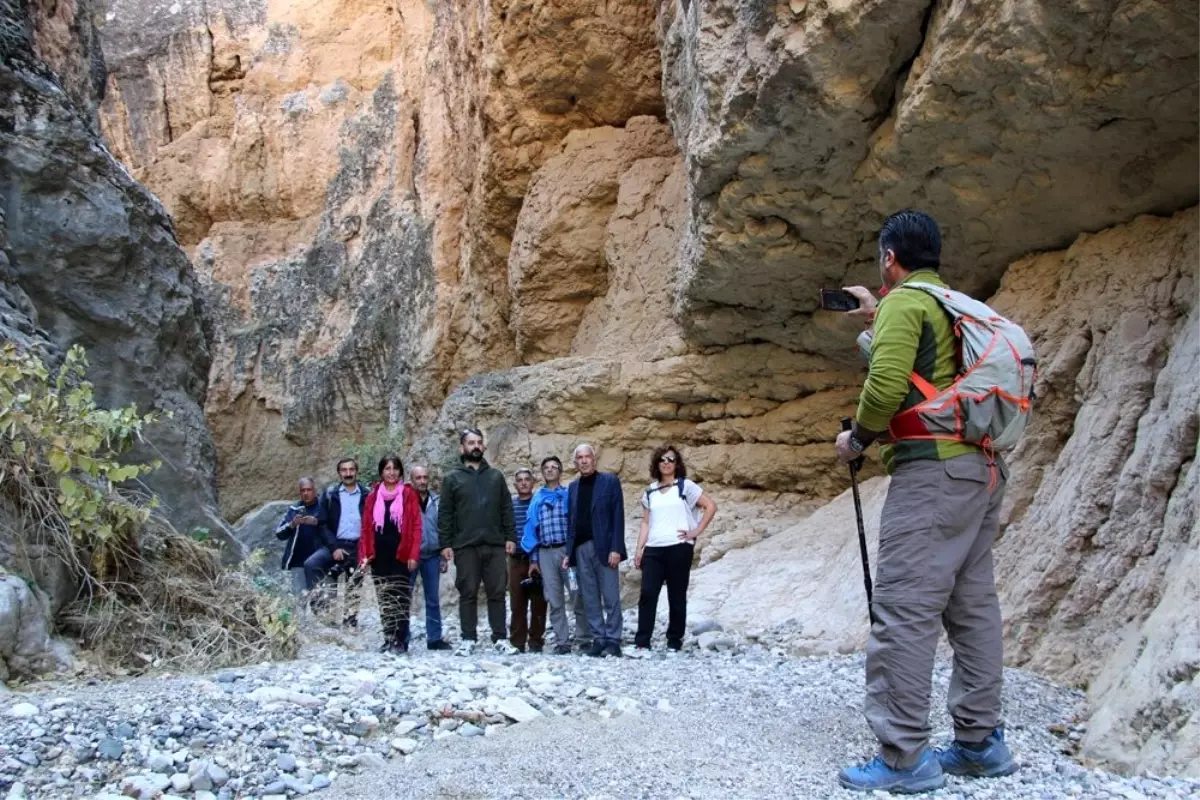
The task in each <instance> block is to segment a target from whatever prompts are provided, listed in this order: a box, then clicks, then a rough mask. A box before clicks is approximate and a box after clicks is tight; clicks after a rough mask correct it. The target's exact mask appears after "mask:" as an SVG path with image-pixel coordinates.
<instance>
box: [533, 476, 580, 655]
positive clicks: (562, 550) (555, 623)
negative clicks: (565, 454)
mask: <svg viewBox="0 0 1200 800" xmlns="http://www.w3.org/2000/svg"><path fill="white" fill-rule="evenodd" d="M542 479H543V480H545V482H546V485H545V486H543V487H542V488H541V489H538V490H537V493H535V494H534V495H533V500H531V501H530V503H529V516H528V517H527V518H526V520H525V531H524V533H523V535H522V536H521V547H522V549H524V550H525V551H526V552H528V553H529V554H530V559H529V560H530V563H529V574H530V575H533V574H534V573H541V576H542V588H543V591H544V593H545V596H546V604H547V605H548V606H549V607H550V624H551V626H552V627H553V628H554V638H555V639H556V640H557V645H556V646H555V648H554V652H555V654H556V655H566V654H567V653H570V652H571V641H572V640H571V632H570V630H569V628H568V625H567V597H568V596H570V599H571V600H572V602H573V603H574V605H575V606H576V608H575V630H576V634H577V635H578V636H580V637H583V638H589V639H590V638H591V637H590V635H589V634H590V631H591V629H590V628H589V627H588V625H587V622H586V620H584V621H582V622H581V618H582V617H583V613H582V603H581V602H580V596H579V593H578V592H568V590H567V570H566V569H564V568H563V560H564V559H565V558H566V555H567V549H566V544H567V487H565V486H563V485H562V461H560V460H559V459H558V457H557V456H548V457H546V458H544V459H542ZM571 595H573V596H571ZM579 644H580V646H581V647H584V648H586V647H587V646H588V645H589V644H590V642H582V641H581V642H580V643H579Z"/></svg>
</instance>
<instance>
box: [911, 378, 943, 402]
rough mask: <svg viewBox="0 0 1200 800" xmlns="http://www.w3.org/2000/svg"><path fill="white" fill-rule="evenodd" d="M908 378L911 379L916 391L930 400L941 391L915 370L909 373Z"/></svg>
mask: <svg viewBox="0 0 1200 800" xmlns="http://www.w3.org/2000/svg"><path fill="white" fill-rule="evenodd" d="M908 379H909V380H910V381H912V385H913V386H915V387H917V391H918V392H920V393H921V394H923V395H924V396H925V399H926V400H932V399H933V398H935V397H937V396H938V395H939V394H941V392H939V391H938V388H937V387H936V386H934V385H933V384H932V383H930V382H929V381H927V380H925V379H924V378H922V377H921V376H920V375H918V374H917V373H915V372H914V373H912V374H911V375H909V376H908Z"/></svg>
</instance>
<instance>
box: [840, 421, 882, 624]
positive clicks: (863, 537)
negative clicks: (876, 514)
mask: <svg viewBox="0 0 1200 800" xmlns="http://www.w3.org/2000/svg"><path fill="white" fill-rule="evenodd" d="M851 425H852V423H851V421H850V418H849V417H842V430H844V431H848V430H850V428H851ZM862 465H863V457H862V456H859V457H858V458H856V459H854V460H853V461H851V462H850V489H851V491H852V492H853V493H854V521H855V522H857V523H858V549H859V552H861V553H862V568H863V587H864V588H866V590H867V616H868V617H869V618H870V620H871V624H872V625H874V624H875V606H874V605H873V604H872V602H871V559H870V557H869V556H868V555H867V528H866V526H865V525H864V524H863V513H862V498H861V497H859V495H858V471H859V470H860V469H861V468H862Z"/></svg>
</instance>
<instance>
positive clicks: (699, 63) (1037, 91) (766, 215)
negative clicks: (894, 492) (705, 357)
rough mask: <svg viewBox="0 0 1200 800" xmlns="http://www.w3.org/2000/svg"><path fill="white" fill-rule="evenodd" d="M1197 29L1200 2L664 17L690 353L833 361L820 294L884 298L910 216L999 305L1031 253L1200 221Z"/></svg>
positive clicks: (782, 6)
mask: <svg viewBox="0 0 1200 800" xmlns="http://www.w3.org/2000/svg"><path fill="white" fill-rule="evenodd" d="M1195 22H1196V9H1195V7H1194V6H1192V5H1189V4H1187V3H1183V2H1172V3H1165V4H1160V5H1156V6H1154V7H1153V9H1151V8H1149V7H1140V6H1139V7H1137V8H1134V7H1127V6H1105V7H1099V6H1089V5H1079V4H1075V3H1060V2H1044V0H1043V1H1038V0H1026V1H1024V2H1017V3H1007V4H1002V5H994V4H993V5H989V6H988V7H986V8H985V7H982V6H980V5H979V4H976V3H970V2H965V0H963V1H959V0H948V1H943V2H930V0H902V1H901V2H892V1H891V0H871V1H870V2H865V3H835V2H815V1H814V2H810V1H809V0H792V2H790V3H778V4H768V5H763V4H759V3H748V2H741V1H740V0H719V1H718V2H713V3H691V2H684V0H663V2H662V3H661V5H660V14H659V29H660V32H661V36H662V51H663V74H664V92H665V94H666V98H667V108H668V112H669V114H670V118H671V123H672V126H673V128H674V130H675V134H676V138H677V139H678V141H679V142H680V148H681V150H682V151H683V153H684V156H685V159H686V163H687V174H688V192H689V195H688V196H689V214H688V234H687V242H686V244H685V246H684V248H683V251H682V258H683V266H682V268H683V270H684V272H685V274H686V276H687V280H686V284H685V286H684V288H683V289H682V291H681V292H680V295H679V298H678V299H679V304H680V307H681V310H683V311H684V312H685V313H684V314H683V315H682V316H681V318H682V319H684V320H685V321H686V324H687V325H688V328H689V332H690V334H691V336H692V337H694V339H695V340H696V341H699V342H704V343H712V344H728V343H732V342H740V341H744V340H745V339H746V338H748V337H754V338H762V339H765V340H767V341H772V342H777V343H779V344H783V345H786V346H788V347H791V348H794V349H805V350H811V351H817V352H825V351H830V350H833V349H834V346H833V345H832V344H831V343H828V342H826V341H824V340H822V339H821V337H818V336H814V335H813V333H812V330H811V326H810V325H809V324H808V323H809V318H810V315H811V312H812V310H813V309H814V308H815V306H816V301H817V292H816V289H817V288H818V287H819V286H826V285H831V286H837V285H842V284H844V283H846V282H847V281H854V282H859V280H860V279H870V280H875V278H874V277H873V276H874V272H873V265H874V262H875V259H876V253H875V243H874V235H875V233H876V231H877V230H878V227H879V224H880V221H881V220H882V218H883V217H884V216H886V215H887V214H889V213H891V212H892V211H895V210H898V209H900V208H904V207H909V206H916V207H920V208H922V209H923V210H925V211H927V212H929V213H931V214H932V215H933V216H934V217H935V218H937V219H938V220H939V221H940V222H941V223H942V225H943V229H944V234H945V239H946V244H947V247H946V252H945V254H944V259H945V262H946V263H949V264H954V265H955V268H956V271H955V276H956V281H957V283H958V284H959V285H960V287H961V288H962V289H963V290H965V291H969V292H971V293H974V294H977V295H979V296H987V295H988V294H990V293H991V292H992V290H993V289H994V287H995V286H996V285H997V283H998V281H999V278H1000V275H1001V274H1002V273H1003V271H1004V269H1005V267H1006V266H1007V265H1008V264H1009V263H1011V262H1012V261H1013V260H1014V259H1016V258H1017V257H1019V256H1021V255H1024V254H1025V253H1027V252H1029V251H1031V250H1039V249H1047V248H1057V247H1063V246H1065V245H1067V244H1069V243H1070V242H1071V241H1072V240H1074V238H1075V237H1076V235H1077V234H1078V233H1079V232H1081V231H1089V230H1091V231H1094V230H1099V229H1102V228H1105V227H1108V226H1110V225H1113V224H1116V223H1120V222H1124V221H1126V220H1128V219H1130V218H1132V217H1133V216H1135V215H1136V214H1139V213H1144V212H1155V213H1162V212H1166V213H1170V212H1172V211H1175V210H1177V209H1179V208H1183V207H1186V206H1188V205H1191V204H1192V203H1194V201H1195V198H1196V194H1197V152H1196V146H1195V142H1196V117H1197V100H1196V92H1195V89H1194V87H1195V72H1196V67H1197V59H1196V42H1195V37H1194V36H1193V35H1192V28H1193V27H1194V24H1195Z"/></svg>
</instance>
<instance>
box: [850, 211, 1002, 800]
mask: <svg viewBox="0 0 1200 800" xmlns="http://www.w3.org/2000/svg"><path fill="white" fill-rule="evenodd" d="M941 250H942V239H941V232H940V231H939V230H938V226H937V223H936V222H934V221H933V219H932V218H931V217H929V216H928V215H926V214H923V213H921V212H919V211H901V212H899V213H897V214H893V215H892V216H891V217H889V218H888V219H887V221H886V222H885V223H884V225H883V229H882V231H880V234H879V269H880V274H881V277H882V279H883V283H884V286H885V287H886V289H887V290H888V291H887V295H886V297H884V298H883V300H881V301H880V302H879V305H878V308H877V309H876V313H875V318H874V330H873V335H872V337H870V341H869V348H870V370H869V373H868V375H867V380H866V383H865V384H864V386H863V390H862V394H861V396H860V400H859V404H858V409H857V413H856V415H855V419H854V423H853V426H852V428H851V430H849V431H844V432H843V433H841V434H840V435H839V436H838V437H837V442H836V445H835V447H836V450H837V456H838V458H839V459H840V460H841V461H843V462H845V463H850V462H853V461H855V460H856V459H857V458H859V456H861V455H862V453H863V451H864V450H865V449H866V447H867V446H868V445H870V444H871V443H872V442H874V441H876V440H877V439H878V440H880V441H881V443H884V442H885V441H886V443H884V444H883V446H882V447H881V448H880V455H881V457H882V460H883V464H884V466H885V468H886V469H887V471H888V473H889V474H890V475H891V476H892V481H891V485H890V486H889V488H888V495H887V500H886V502H885V504H884V508H883V517H882V521H881V523H880V531H879V556H878V559H879V560H878V567H877V573H876V583H875V592H874V601H873V604H872V609H873V611H874V615H875V622H874V624H873V625H872V626H871V633H870V637H869V639H868V641H867V698H866V702H865V706H864V713H865V715H866V718H867V722H868V724H869V725H870V726H871V730H872V731H874V733H875V736H876V738H878V740H879V754H878V755H876V756H875V758H873V759H872V760H871V761H869V762H868V763H866V764H864V765H861V766H854V767H847V768H846V769H843V770H842V771H841V774H840V775H839V780H840V782H841V783H842V785H843V786H846V787H849V788H852V789H859V790H863V791H872V790H883V791H893V792H923V791H930V790H933V789H936V788H938V787H940V786H942V785H943V784H944V783H945V777H944V773H950V774H954V775H971V776H974V777H995V776H1000V775H1007V774H1009V773H1011V772H1013V771H1014V770H1015V769H1016V768H1017V765H1016V762H1015V761H1014V760H1013V757H1012V753H1011V752H1010V751H1009V749H1008V746H1007V745H1006V744H1005V742H1004V729H1003V725H1002V722H1001V717H1000V712H1001V709H1000V689H1001V683H1002V671H1001V670H1002V655H1003V654H1002V643H1001V628H1000V604H999V601H998V599H997V596H996V586H995V579H994V576H993V570H992V543H993V542H994V541H995V538H996V532H997V528H998V527H999V516H1000V504H1001V501H1002V500H1003V497H1004V486H1005V479H1006V476H1007V468H1006V467H1005V466H1004V464H1003V462H1001V461H999V459H998V458H995V457H992V456H989V454H987V453H985V452H984V448H982V447H980V446H979V445H978V444H973V443H970V442H967V441H964V440H962V439H961V438H955V437H948V436H946V437H936V436H905V435H893V434H888V430H889V427H890V426H892V425H893V421H894V418H895V417H896V416H897V415H899V414H902V413H903V412H905V411H906V410H908V409H911V408H913V407H914V406H916V405H917V404H919V403H921V402H922V401H924V400H925V399H926V398H927V397H928V396H929V393H930V392H934V393H936V392H939V391H942V390H945V389H946V388H947V387H949V386H950V385H951V384H952V383H954V381H955V379H956V377H957V375H958V369H959V365H958V363H957V342H956V337H955V333H954V330H953V326H952V322H951V318H950V316H949V315H948V314H947V313H946V311H945V310H944V309H943V308H942V306H941V304H940V303H939V301H938V300H937V299H935V298H934V297H933V296H932V295H930V294H929V293H928V292H927V291H925V290H922V289H919V288H917V287H915V286H909V284H916V283H922V284H928V285H932V286H934V287H941V288H946V283H945V282H944V281H943V280H942V279H941V277H940V276H939V274H938V268H939V266H940V260H941ZM906 286H907V288H906ZM860 341H861V340H860ZM943 626H944V627H945V629H946V633H947V635H948V636H949V639H950V645H951V647H952V648H953V649H954V673H953V676H952V678H951V680H950V691H949V698H948V703H947V705H948V706H949V711H950V715H951V717H952V718H953V720H954V742H953V744H952V745H951V746H950V747H948V748H946V749H944V750H939V751H937V752H934V751H931V750H930V749H929V747H928V744H929V732H930V728H929V694H930V683H931V676H932V672H933V662H934V653H935V650H936V648H937V643H938V638H939V636H940V634H941V630H942V627H943Z"/></svg>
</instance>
